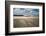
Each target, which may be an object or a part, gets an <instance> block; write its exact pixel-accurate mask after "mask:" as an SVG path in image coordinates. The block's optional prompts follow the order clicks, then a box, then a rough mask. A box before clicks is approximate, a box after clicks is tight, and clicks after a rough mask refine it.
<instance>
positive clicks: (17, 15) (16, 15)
mask: <svg viewBox="0 0 46 36" xmlns="http://www.w3.org/2000/svg"><path fill="white" fill-rule="evenodd" d="M13 16H24V15H13Z"/></svg>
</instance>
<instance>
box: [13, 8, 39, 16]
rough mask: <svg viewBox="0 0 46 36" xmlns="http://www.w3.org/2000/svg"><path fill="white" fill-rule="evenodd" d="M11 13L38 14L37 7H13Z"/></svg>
mask: <svg viewBox="0 0 46 36" xmlns="http://www.w3.org/2000/svg"><path fill="white" fill-rule="evenodd" d="M13 15H24V16H38V15H39V9H32V8H14V9H13Z"/></svg>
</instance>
